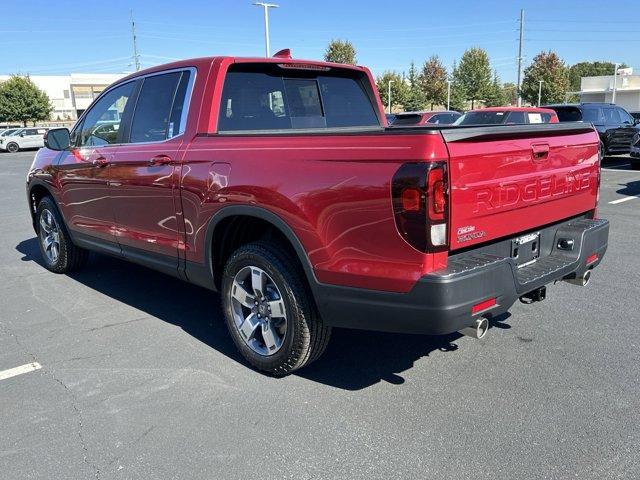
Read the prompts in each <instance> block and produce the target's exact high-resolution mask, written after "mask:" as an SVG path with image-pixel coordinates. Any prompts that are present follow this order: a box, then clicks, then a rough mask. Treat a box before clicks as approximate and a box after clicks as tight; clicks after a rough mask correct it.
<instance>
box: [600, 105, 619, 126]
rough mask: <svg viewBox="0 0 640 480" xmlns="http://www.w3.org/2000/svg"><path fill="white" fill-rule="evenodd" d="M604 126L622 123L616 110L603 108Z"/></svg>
mask: <svg viewBox="0 0 640 480" xmlns="http://www.w3.org/2000/svg"><path fill="white" fill-rule="evenodd" d="M602 110H603V113H604V123H605V125H618V124H620V123H622V119H621V118H620V114H619V113H618V110H617V109H616V108H613V107H606V108H603V109H602Z"/></svg>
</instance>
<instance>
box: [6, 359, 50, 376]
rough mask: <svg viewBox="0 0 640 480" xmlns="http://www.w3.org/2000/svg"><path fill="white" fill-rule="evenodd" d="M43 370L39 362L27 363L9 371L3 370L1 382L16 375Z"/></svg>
mask: <svg viewBox="0 0 640 480" xmlns="http://www.w3.org/2000/svg"><path fill="white" fill-rule="evenodd" d="M40 368H42V365H40V364H39V363H38V362H33V363H27V364H26V365H21V366H19V367H15V368H10V369H9V370H2V371H1V372H0V380H6V379H7V378H11V377H15V376H16V375H22V374H23V373H29V372H33V371H34V370H38V369H40Z"/></svg>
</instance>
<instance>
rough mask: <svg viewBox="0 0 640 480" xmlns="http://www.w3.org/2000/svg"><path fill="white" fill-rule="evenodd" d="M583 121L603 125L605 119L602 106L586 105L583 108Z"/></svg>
mask: <svg viewBox="0 0 640 480" xmlns="http://www.w3.org/2000/svg"><path fill="white" fill-rule="evenodd" d="M582 121H583V122H587V123H594V124H596V125H601V124H602V123H603V121H604V118H603V115H602V108H600V107H584V108H583V109H582Z"/></svg>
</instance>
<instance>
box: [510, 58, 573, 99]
mask: <svg viewBox="0 0 640 480" xmlns="http://www.w3.org/2000/svg"><path fill="white" fill-rule="evenodd" d="M540 80H542V97H541V98H542V100H541V104H542V105H544V104H545V103H557V102H562V101H563V100H564V97H565V94H566V93H567V90H569V69H568V68H567V66H566V65H565V63H564V62H563V61H562V59H560V57H558V55H556V54H555V53H554V52H551V51H549V52H540V53H539V54H538V55H536V56H535V57H534V58H533V62H531V65H529V66H528V67H527V68H525V70H524V78H523V80H522V98H524V99H525V100H526V101H527V102H529V103H531V104H532V105H537V104H538V88H539V86H540Z"/></svg>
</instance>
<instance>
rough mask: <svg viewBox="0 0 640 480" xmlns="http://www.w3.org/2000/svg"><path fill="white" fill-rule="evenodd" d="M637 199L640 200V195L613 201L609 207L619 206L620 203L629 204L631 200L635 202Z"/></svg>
mask: <svg viewBox="0 0 640 480" xmlns="http://www.w3.org/2000/svg"><path fill="white" fill-rule="evenodd" d="M636 198H640V195H631V196H626V197H624V198H619V199H618V200H613V201H612V202H609V205H617V204H618V203H623V202H628V201H629V200H633V199H636Z"/></svg>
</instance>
